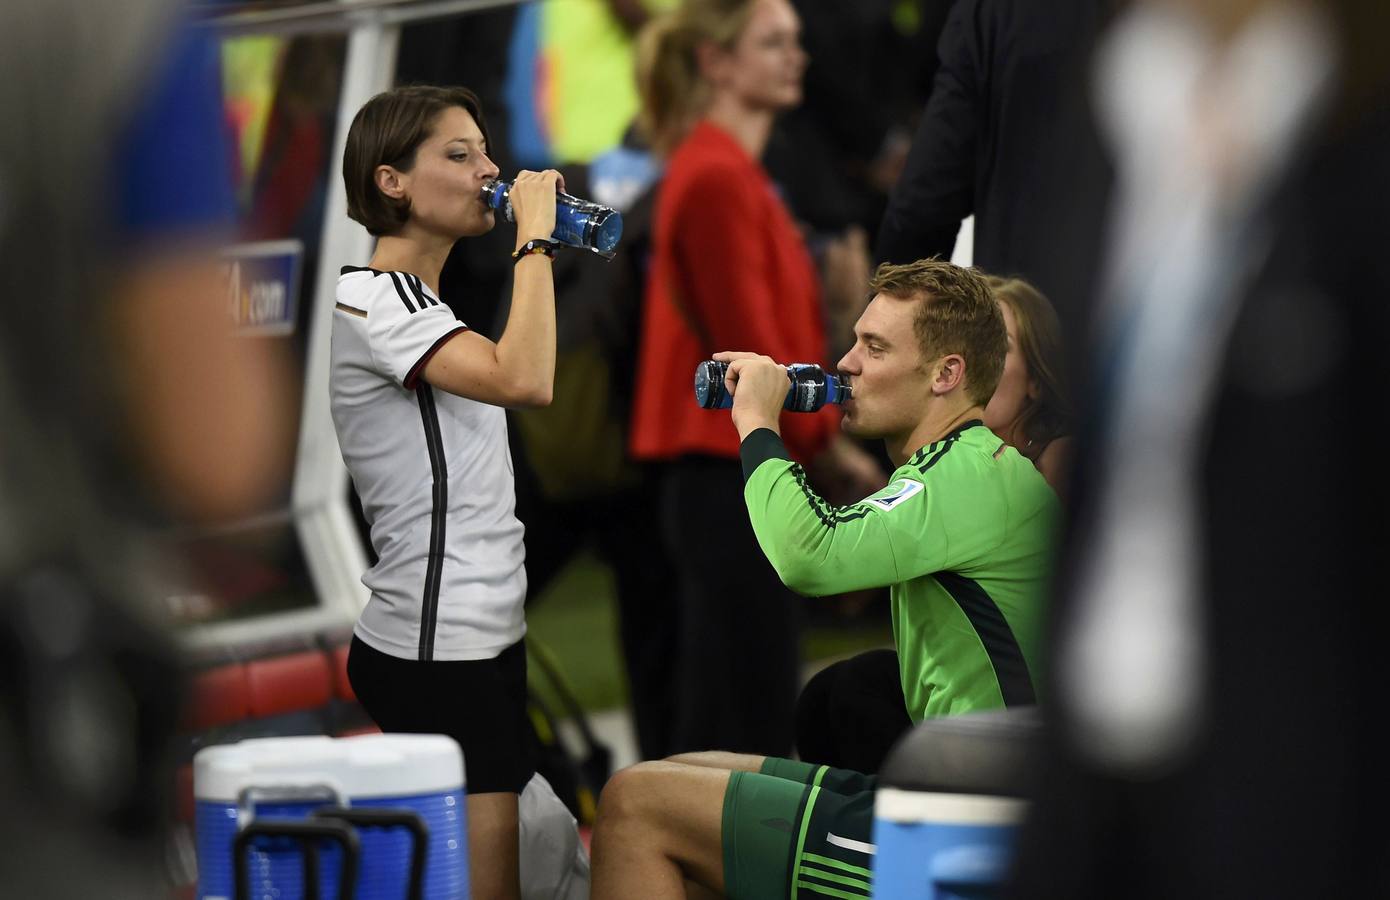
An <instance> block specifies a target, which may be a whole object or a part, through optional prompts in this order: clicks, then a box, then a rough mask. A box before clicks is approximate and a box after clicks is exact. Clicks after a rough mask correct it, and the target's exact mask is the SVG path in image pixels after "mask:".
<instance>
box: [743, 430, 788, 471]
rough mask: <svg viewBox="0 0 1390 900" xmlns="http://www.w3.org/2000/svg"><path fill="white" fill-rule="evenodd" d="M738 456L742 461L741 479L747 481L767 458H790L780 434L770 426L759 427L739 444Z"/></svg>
mask: <svg viewBox="0 0 1390 900" xmlns="http://www.w3.org/2000/svg"><path fill="white" fill-rule="evenodd" d="M738 457H739V459H740V460H742V461H743V480H744V481H747V480H748V479H750V478H752V477H753V473H754V472H756V471H758V466H761V465H762V464H763V463H765V462H767V461H768V460H769V459H787V460H790V459H791V454H789V453H788V452H787V445H786V444H784V443H782V436H781V435H779V434H778V433H777V432H775V431H773V430H772V429H771V428H759V429H757V430H756V431H753V432H752V433H750V434H749V435H748V437H746V438H744V439H743V443H742V444H739V447H738Z"/></svg>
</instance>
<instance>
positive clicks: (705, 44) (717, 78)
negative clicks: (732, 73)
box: [695, 41, 729, 87]
mask: <svg viewBox="0 0 1390 900" xmlns="http://www.w3.org/2000/svg"><path fill="white" fill-rule="evenodd" d="M728 56H729V53H728V51H727V50H725V49H724V48H723V47H721V46H719V45H718V44H716V43H715V42H714V41H701V42H700V43H699V44H697V45H696V46H695V69H696V71H697V72H699V73H700V77H701V78H702V79H704V80H705V81H707V82H709V83H710V84H712V85H714V86H716V87H717V86H718V85H719V84H720V82H721V81H723V79H724V71H725V69H727V68H728V67H727V66H726V65H725V63H726V62H727V61H728Z"/></svg>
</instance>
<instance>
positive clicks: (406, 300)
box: [386, 272, 415, 313]
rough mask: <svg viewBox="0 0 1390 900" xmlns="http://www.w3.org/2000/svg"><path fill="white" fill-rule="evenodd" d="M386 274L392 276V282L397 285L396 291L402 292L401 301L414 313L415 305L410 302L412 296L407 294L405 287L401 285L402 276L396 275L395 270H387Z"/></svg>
mask: <svg viewBox="0 0 1390 900" xmlns="http://www.w3.org/2000/svg"><path fill="white" fill-rule="evenodd" d="M386 274H387V275H390V276H391V283H392V284H394V285H395V286H396V293H397V294H400V297H401V302H402V303H404V304H405V308H406V309H408V310H409V311H410V312H412V313H413V312H415V307H414V306H412V305H411V303H410V297H408V296H406V293H405V288H403V287H401V280H400V278H398V277H397V276H396V273H395V272H387V273H386Z"/></svg>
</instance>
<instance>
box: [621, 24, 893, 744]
mask: <svg viewBox="0 0 1390 900" xmlns="http://www.w3.org/2000/svg"><path fill="white" fill-rule="evenodd" d="M799 32H800V22H799V20H798V18H797V15H796V13H795V11H794V10H793V9H792V7H791V5H790V3H788V2H787V0H752V2H749V0H685V2H684V3H683V4H682V5H681V6H680V8H679V9H678V10H676V11H675V12H673V13H672V14H670V15H668V16H666V17H664V18H661V19H658V20H656V21H654V22H653V23H652V24H651V25H650V26H649V27H648V28H647V30H646V31H645V32H644V33H643V36H642V40H641V45H640V47H639V54H638V56H639V62H638V69H639V78H638V80H639V87H640V89H641V92H642V100H643V108H642V124H643V126H644V129H645V131H646V133H647V135H648V137H649V138H650V140H651V141H652V143H653V146H655V147H656V148H657V150H658V151H659V152H661V153H662V154H663V155H664V156H666V157H667V168H666V172H665V176H664V180H663V182H662V184H661V187H660V189H659V194H658V197H657V202H656V214H655V223H654V226H653V240H652V245H653V246H652V258H651V267H650V270H649V273H648V281H647V286H646V293H645V297H644V302H643V322H642V338H641V348H640V352H639V356H638V368H637V384H636V395H635V397H634V401H633V418H632V433H631V445H630V449H631V451H632V454H633V456H634V457H635V458H637V459H640V460H645V461H650V462H655V463H659V464H660V466H661V475H660V479H659V483H660V491H661V495H660V497H659V502H660V507H661V527H662V530H663V538H664V540H665V542H666V544H667V547H668V550H669V552H670V554H671V557H672V559H673V560H674V563H675V566H676V569H677V572H678V579H679V584H678V585H677V586H676V590H675V593H676V597H675V600H676V603H677V606H678V609H679V616H680V626H681V627H680V629H679V634H680V642H681V647H680V651H679V653H678V654H677V656H678V659H676V660H674V661H673V662H674V664H675V665H676V666H677V667H678V671H677V677H676V683H677V688H676V696H675V698H674V699H675V702H676V723H675V728H674V737H673V740H674V746H673V747H672V748H671V750H672V752H678V751H685V750H698V749H709V748H718V749H723V750H737V751H743V752H753V753H763V754H778V753H785V752H786V751H787V750H788V749H789V748H790V746H791V736H792V707H793V703H794V700H795V695H796V690H797V687H798V678H797V674H798V666H799V663H800V658H799V647H798V644H799V640H798V639H799V627H798V622H799V618H800V617H799V611H798V603H797V600H796V598H795V597H793V596H792V595H791V593H790V592H789V591H788V590H787V589H786V588H785V587H783V586H782V584H781V583H780V581H779V580H778V578H777V575H776V573H775V572H773V570H772V567H771V566H770V565H769V564H768V562H767V560H766V559H765V558H764V557H763V555H762V554H761V552H760V551H759V550H758V545H757V541H756V539H755V538H754V536H753V532H752V528H751V527H750V525H749V523H748V515H747V512H746V510H745V508H744V503H743V479H742V475H741V471H740V465H739V462H738V437H737V434H736V433H735V431H734V430H733V429H732V428H731V427H730V426H729V421H728V416H727V415H724V414H720V413H718V412H710V411H707V410H703V409H700V408H699V407H697V406H696V404H695V401H694V395H693V391H692V382H693V376H694V372H695V367H696V365H697V364H698V363H699V362H700V361H701V360H704V359H708V358H710V356H711V355H712V354H713V353H714V352H716V351H718V350H726V349H731V348H737V349H743V350H752V351H755V352H758V353H764V354H767V355H768V356H771V357H772V358H773V359H776V360H778V361H781V362H784V363H792V362H815V363H821V364H822V365H827V364H828V363H829V362H830V360H829V359H828V355H829V354H828V353H827V347H826V333H825V316H824V313H823V311H822V307H821V298H820V286H819V279H818V276H817V273H816V270H815V266H814V265H813V263H812V260H811V257H810V254H809V253H808V252H807V250H806V246H805V244H804V242H803V241H802V239H801V235H800V233H799V232H798V231H797V229H796V226H795V225H794V224H793V222H792V219H791V216H790V214H789V213H788V211H787V209H786V207H785V206H784V205H783V203H782V201H781V200H780V198H779V197H778V194H777V191H776V188H775V187H774V185H773V183H772V181H771V180H770V179H769V178H768V175H767V172H766V171H765V170H764V169H763V167H762V165H761V164H760V163H759V162H758V159H759V157H760V156H761V155H762V151H763V148H764V146H765V145H766V143H767V139H768V135H769V134H770V132H771V129H772V124H773V118H774V116H775V115H776V114H777V113H778V112H779V111H780V110H784V109H788V108H790V107H792V106H795V105H796V104H798V103H799V102H800V100H801V76H802V73H803V71H804V69H805V65H806V55H805V54H804V53H803V52H802V50H801V45H800V42H799ZM782 435H783V438H784V439H785V441H786V443H787V446H788V447H789V448H790V449H791V451H792V453H793V455H795V456H796V457H797V459H798V460H799V461H801V462H803V463H808V464H809V463H811V462H813V461H815V462H816V463H817V465H818V467H820V468H823V469H825V470H827V471H829V472H831V473H834V474H836V475H838V476H841V477H844V478H847V479H848V480H849V481H851V482H852V483H853V484H854V485H855V486H856V487H862V488H863V489H865V490H866V491H867V490H872V489H874V487H875V484H876V483H877V486H881V485H882V481H881V474H880V473H879V471H878V468H877V465H876V463H874V462H873V460H872V459H871V458H870V457H869V456H868V455H867V454H864V453H863V452H862V451H860V450H859V449H858V448H857V447H855V446H854V445H853V444H851V443H850V442H849V441H848V440H847V439H846V438H844V437H842V436H840V435H839V412H838V410H835V409H827V410H823V411H822V412H820V413H818V414H814V415H788V416H787V417H786V420H785V421H784V422H783V426H782Z"/></svg>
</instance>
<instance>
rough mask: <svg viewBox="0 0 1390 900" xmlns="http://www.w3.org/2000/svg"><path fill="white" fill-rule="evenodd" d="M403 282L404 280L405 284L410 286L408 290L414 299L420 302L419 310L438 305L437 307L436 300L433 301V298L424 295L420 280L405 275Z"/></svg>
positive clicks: (437, 302)
mask: <svg viewBox="0 0 1390 900" xmlns="http://www.w3.org/2000/svg"><path fill="white" fill-rule="evenodd" d="M405 280H406V283H407V284H409V285H410V289H411V290H412V291H414V292H415V297H416V299H418V300H419V301H420V308H421V309H424V308H425V307H426V306H438V305H439V301H438V300H435V299H434V298H433V297H431V296H430V295H429V294H426V293H425V286H424V285H423V284H421V283H420V279H419V278H416V277H415V276H414V275H409V274H407V275H406V276H405Z"/></svg>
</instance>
